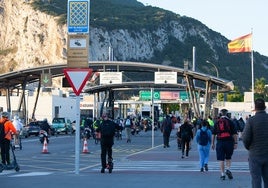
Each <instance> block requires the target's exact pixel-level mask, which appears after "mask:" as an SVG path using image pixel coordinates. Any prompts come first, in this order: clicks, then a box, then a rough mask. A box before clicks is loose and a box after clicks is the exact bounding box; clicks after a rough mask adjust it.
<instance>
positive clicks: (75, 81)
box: [63, 69, 92, 174]
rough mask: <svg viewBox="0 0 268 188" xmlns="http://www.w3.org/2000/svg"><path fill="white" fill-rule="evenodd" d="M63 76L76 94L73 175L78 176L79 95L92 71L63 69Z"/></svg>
mask: <svg viewBox="0 0 268 188" xmlns="http://www.w3.org/2000/svg"><path fill="white" fill-rule="evenodd" d="M63 71H64V75H65V77H66V78H67V80H68V82H69V84H70V85H71V86H72V88H73V91H74V93H75V94H76V115H75V116H76V118H75V122H76V123H75V173H76V174H79V165H80V158H79V156H80V96H79V95H80V93H81V91H82V89H83V88H84V86H85V84H86V82H87V80H88V79H89V77H90V76H91V74H92V69H64V70H63Z"/></svg>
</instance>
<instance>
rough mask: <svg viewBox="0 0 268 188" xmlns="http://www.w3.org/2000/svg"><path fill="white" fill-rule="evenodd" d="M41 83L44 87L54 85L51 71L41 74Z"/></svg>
mask: <svg viewBox="0 0 268 188" xmlns="http://www.w3.org/2000/svg"><path fill="white" fill-rule="evenodd" d="M41 85H42V86H43V87H52V76H51V74H50V73H42V74H41Z"/></svg>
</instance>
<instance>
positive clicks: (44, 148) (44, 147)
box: [42, 138, 49, 153]
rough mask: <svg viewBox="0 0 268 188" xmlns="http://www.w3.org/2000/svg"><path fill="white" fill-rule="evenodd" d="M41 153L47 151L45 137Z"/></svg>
mask: <svg viewBox="0 0 268 188" xmlns="http://www.w3.org/2000/svg"><path fill="white" fill-rule="evenodd" d="M42 153H49V152H48V149H47V139H46V138H45V139H44V144H43V150H42Z"/></svg>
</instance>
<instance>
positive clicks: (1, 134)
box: [0, 122, 6, 143]
mask: <svg viewBox="0 0 268 188" xmlns="http://www.w3.org/2000/svg"><path fill="white" fill-rule="evenodd" d="M5 136H6V133H5V122H3V123H0V143H2V142H3V141H4V139H5Z"/></svg>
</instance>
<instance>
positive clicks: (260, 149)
mask: <svg viewBox="0 0 268 188" xmlns="http://www.w3.org/2000/svg"><path fill="white" fill-rule="evenodd" d="M254 103H255V111H256V113H255V115H254V116H252V117H250V118H249V119H248V120H247V122H246V125H245V128H244V130H243V133H242V141H243V144H244V146H245V148H246V149H247V150H248V151H249V152H248V153H249V159H248V162H249V170H250V175H251V183H252V188H261V187H262V181H263V185H264V188H268V114H267V113H266V111H265V109H266V106H265V102H264V100H263V99H261V98H259V99H256V100H255V102H254Z"/></svg>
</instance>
